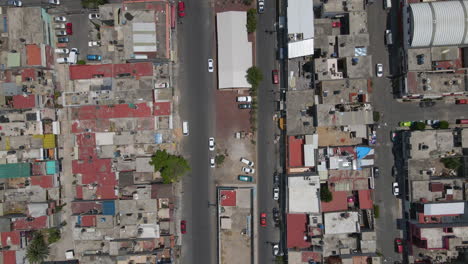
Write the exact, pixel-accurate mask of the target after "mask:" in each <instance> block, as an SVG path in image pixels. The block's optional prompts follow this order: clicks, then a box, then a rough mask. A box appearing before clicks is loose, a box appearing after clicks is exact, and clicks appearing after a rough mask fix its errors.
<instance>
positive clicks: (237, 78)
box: [217, 11, 252, 89]
mask: <svg viewBox="0 0 468 264" xmlns="http://www.w3.org/2000/svg"><path fill="white" fill-rule="evenodd" d="M246 21H247V13H246V12H240V11H230V12H221V13H218V14H217V35H218V88H219V89H229V88H250V87H251V86H250V84H249V83H248V82H247V79H246V78H245V76H246V72H247V69H248V68H250V67H251V66H252V43H250V42H249V41H248V39H247V28H246V27H245V23H246Z"/></svg>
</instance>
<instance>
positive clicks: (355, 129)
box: [317, 125, 368, 147]
mask: <svg viewBox="0 0 468 264" xmlns="http://www.w3.org/2000/svg"><path fill="white" fill-rule="evenodd" d="M367 130H368V129H367V126H366V125H352V126H345V127H335V126H320V127H317V134H318V145H319V147H327V146H354V145H363V144H364V143H365V140H367V137H368V132H367Z"/></svg>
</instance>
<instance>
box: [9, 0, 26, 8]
mask: <svg viewBox="0 0 468 264" xmlns="http://www.w3.org/2000/svg"><path fill="white" fill-rule="evenodd" d="M7 5H10V6H14V7H22V6H23V2H21V1H19V0H8V2H7Z"/></svg>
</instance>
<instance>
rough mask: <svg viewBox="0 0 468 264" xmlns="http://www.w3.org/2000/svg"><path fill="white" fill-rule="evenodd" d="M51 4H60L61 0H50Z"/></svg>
mask: <svg viewBox="0 0 468 264" xmlns="http://www.w3.org/2000/svg"><path fill="white" fill-rule="evenodd" d="M49 4H52V5H60V0H49Z"/></svg>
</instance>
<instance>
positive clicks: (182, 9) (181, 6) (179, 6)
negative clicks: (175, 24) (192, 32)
mask: <svg viewBox="0 0 468 264" xmlns="http://www.w3.org/2000/svg"><path fill="white" fill-rule="evenodd" d="M177 14H178V15H179V17H184V16H185V2H184V1H179V3H178V4H177Z"/></svg>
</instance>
